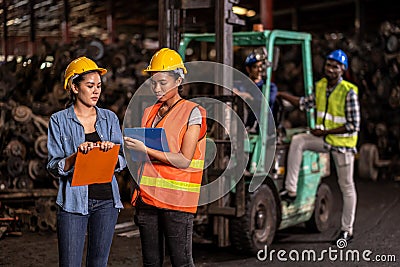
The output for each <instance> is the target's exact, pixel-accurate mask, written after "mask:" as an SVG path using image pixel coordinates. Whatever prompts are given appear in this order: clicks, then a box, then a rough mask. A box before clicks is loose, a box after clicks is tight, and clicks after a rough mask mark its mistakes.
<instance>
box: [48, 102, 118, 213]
mask: <svg viewBox="0 0 400 267" xmlns="http://www.w3.org/2000/svg"><path fill="white" fill-rule="evenodd" d="M95 108H96V111H97V119H96V124H95V128H96V131H97V133H98V134H99V136H100V139H101V140H102V141H111V142H113V143H115V144H121V150H120V153H119V155H118V164H117V166H116V169H115V171H116V172H119V171H121V170H122V169H124V168H125V167H126V161H125V159H124V157H123V150H122V144H123V140H122V133H121V128H120V125H119V120H118V117H117V115H115V113H113V112H112V111H110V110H106V109H101V108H98V107H95ZM83 142H85V130H84V128H83V126H82V124H81V123H80V122H79V120H78V118H77V117H76V114H75V112H74V106H73V105H71V106H70V107H69V108H67V109H64V110H61V111H59V112H57V113H54V114H53V115H52V116H51V117H50V122H49V129H48V141H47V148H48V164H47V169H48V170H49V172H50V173H52V174H53V175H54V176H56V177H59V180H60V184H59V189H58V195H57V201H56V203H57V204H58V205H59V206H60V207H62V208H63V209H64V210H65V211H68V212H73V213H80V214H84V215H86V214H88V200H89V197H88V196H89V192H88V186H87V185H86V186H73V187H72V186H71V180H72V174H73V171H74V168H71V169H70V170H68V171H64V166H65V159H66V158H67V157H69V156H70V155H72V154H73V153H75V152H77V150H78V146H79V145H80V144H82V143H83ZM111 187H112V192H113V198H114V205H115V208H123V205H122V202H121V197H120V194H119V188H118V182H117V179H116V178H115V175H114V176H113V178H112V181H111Z"/></svg>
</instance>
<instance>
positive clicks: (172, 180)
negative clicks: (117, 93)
mask: <svg viewBox="0 0 400 267" xmlns="http://www.w3.org/2000/svg"><path fill="white" fill-rule="evenodd" d="M160 107H161V103H158V104H155V105H153V106H151V107H148V108H146V109H145V111H144V115H143V118H142V127H152V124H153V121H154V119H155V117H156V115H157V113H158V110H159V108H160ZM196 107H197V108H199V110H200V113H201V116H202V122H201V130H200V135H199V139H198V142H197V145H196V150H195V153H194V156H193V159H192V162H191V164H190V166H189V167H188V168H187V169H179V168H177V167H174V166H172V165H170V164H166V163H163V162H160V161H150V162H145V163H144V166H143V171H142V175H141V179H140V185H139V187H140V190H139V192H138V191H135V192H134V194H133V197H132V204H133V205H135V201H136V199H137V194H140V197H141V199H142V201H143V202H144V203H146V204H149V205H152V206H155V207H158V208H164V209H171V210H179V211H184V212H190V213H196V211H197V205H198V201H199V196H200V187H201V180H202V176H203V168H204V156H205V148H206V138H205V137H206V132H207V125H206V111H205V109H204V108H202V107H201V106H199V105H198V104H196V103H194V102H191V101H187V100H183V99H182V100H180V101H179V102H177V103H176V104H175V105H174V106H173V107H172V108H170V110H169V111H168V112H167V113H166V114H165V115H164V116H163V118H162V119H161V120H160V121H159V122H158V123H157V124H156V125H155V127H156V128H164V129H165V132H166V136H167V141H168V146H169V150H170V152H171V153H178V152H179V151H180V150H181V146H182V142H183V138H184V136H185V133H186V131H187V129H188V122H189V117H190V114H191V113H192V111H193V109H194V108H196Z"/></svg>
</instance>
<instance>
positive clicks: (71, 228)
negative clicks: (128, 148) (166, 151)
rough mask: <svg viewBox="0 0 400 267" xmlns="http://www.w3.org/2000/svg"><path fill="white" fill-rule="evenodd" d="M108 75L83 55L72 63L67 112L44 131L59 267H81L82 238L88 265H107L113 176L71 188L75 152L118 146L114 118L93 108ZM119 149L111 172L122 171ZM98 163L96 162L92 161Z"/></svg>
mask: <svg viewBox="0 0 400 267" xmlns="http://www.w3.org/2000/svg"><path fill="white" fill-rule="evenodd" d="M106 72H107V70H106V69H103V68H99V67H98V66H97V65H96V63H95V62H93V61H92V60H91V59H89V58H86V57H80V58H77V59H75V60H73V61H72V62H71V63H70V64H69V65H68V67H67V69H66V70H65V76H64V89H66V90H68V92H69V93H70V102H69V105H67V108H66V109H64V110H62V111H59V112H56V113H54V114H53V115H52V116H51V118H50V122H49V129H48V143H47V147H48V160H49V161H48V164H47V169H48V170H49V171H50V172H51V173H52V174H53V175H54V176H56V177H59V191H58V195H57V201H56V202H57V205H58V211H57V233H58V250H59V266H81V261H82V256H83V250H84V244H85V236H86V234H87V235H88V243H87V253H86V254H87V256H86V264H87V266H107V261H108V255H109V251H110V248H111V242H112V238H113V234H114V228H115V224H116V222H117V218H118V213H119V210H120V209H121V208H123V205H122V202H121V199H120V195H119V189H118V183H117V180H116V177H115V175H114V174H112V177H109V178H110V180H111V182H109V183H95V184H90V185H82V186H72V185H71V182H72V176H73V173H74V165H75V160H76V156H77V152H78V151H81V152H83V153H88V152H89V151H90V150H92V149H93V148H94V146H95V144H98V145H99V146H100V150H102V151H104V152H107V151H108V150H110V149H112V148H113V147H114V145H115V144H122V134H121V130H120V124H119V120H118V118H117V116H116V115H115V114H114V113H113V112H112V111H110V110H106V109H101V108H98V107H97V106H96V104H97V102H98V100H99V98H100V94H101V87H102V82H101V76H102V75H104V74H105V73H106ZM122 155H123V152H122V149H121V150H120V153H119V155H118V162H117V165H116V166H115V172H118V171H120V170H122V169H123V168H125V166H126V162H125V159H124V158H123V156H122ZM93 164H96V162H93Z"/></svg>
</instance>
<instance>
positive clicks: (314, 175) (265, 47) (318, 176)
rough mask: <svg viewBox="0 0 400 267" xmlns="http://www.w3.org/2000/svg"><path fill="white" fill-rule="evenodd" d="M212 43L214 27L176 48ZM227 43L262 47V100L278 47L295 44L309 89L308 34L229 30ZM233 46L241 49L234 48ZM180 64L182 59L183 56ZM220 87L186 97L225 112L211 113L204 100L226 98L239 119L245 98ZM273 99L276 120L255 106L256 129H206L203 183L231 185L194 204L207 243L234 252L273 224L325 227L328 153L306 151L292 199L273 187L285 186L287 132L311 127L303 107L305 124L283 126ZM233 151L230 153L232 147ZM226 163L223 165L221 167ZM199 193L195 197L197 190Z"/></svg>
mask: <svg viewBox="0 0 400 267" xmlns="http://www.w3.org/2000/svg"><path fill="white" fill-rule="evenodd" d="M215 42H216V35H215V34H214V33H184V34H182V36H181V42H180V46H179V53H180V55H181V56H182V58H184V59H185V56H186V55H187V54H188V53H187V52H188V50H192V51H193V48H192V47H196V43H198V44H200V47H204V46H213V45H217V44H215ZM232 43H233V47H235V48H248V49H253V48H254V49H258V50H260V49H261V51H263V53H264V60H265V65H267V63H269V62H272V63H273V65H274V66H272V67H269V68H265V72H266V79H265V83H264V85H263V87H262V90H261V93H262V95H263V96H264V97H265V99H266V101H268V99H269V88H270V84H271V77H273V73H272V71H273V70H276V69H277V67H276V66H277V64H278V62H279V56H280V53H281V51H284V47H285V46H299V49H300V51H301V64H302V71H303V80H304V81H303V85H304V88H303V89H304V95H310V94H311V93H312V90H313V76H312V56H311V35H310V34H309V33H303V32H294V31H285V30H263V31H251V32H233V33H232ZM197 47H199V46H197ZM234 51H240V49H236V50H234ZM186 63H188V61H187V60H186ZM186 63H185V64H186ZM189 64H190V62H189ZM189 73H190V71H189ZM216 75H218V74H216ZM222 75H226V74H222ZM189 86H190V87H193V86H194V85H189ZM257 89H258V88H257ZM225 91H226V90H225ZM194 92H196V91H194ZM221 92H222V93H221ZM223 92H224V90H214V91H213V93H212V94H209V95H207V96H206V97H204V96H205V95H203V93H201V95H196V94H197V93H191V94H189V95H190V100H191V101H197V100H196V99H200V100H198V101H199V104H201V105H202V106H203V107H205V108H206V109H207V112H208V114H214V113H215V112H219V113H221V114H223V113H224V112H223V111H221V110H220V111H216V110H215V109H216V107H215V106H213V105H212V104H210V103H207V100H204V99H216V100H219V101H222V102H225V103H229V105H230V106H231V107H232V109H233V110H235V111H236V112H237V114H239V116H240V117H241V118H242V119H244V117H243V114H244V113H245V110H246V104H245V103H243V99H241V98H240V97H238V96H237V95H235V94H232V93H228V94H227V93H223ZM199 96H202V97H199ZM211 102H212V101H211ZM277 104H278V105H279V108H278V110H279V111H278V114H277V118H276V120H277V121H276V123H273V122H271V120H273V117H272V116H271V112H269V107H268V105H265V104H263V105H261V110H260V113H259V117H258V123H259V131H258V132H255V133H254V132H243V130H238V128H235V129H230V130H229V129H228V131H229V133H230V134H229V135H230V136H229V138H228V140H227V137H226V131H223V130H222V131H218V130H215V131H213V132H212V133H208V139H207V147H206V151H207V152H206V161H207V160H208V161H210V162H209V163H207V164H206V166H207V168H206V169H205V171H204V176H203V181H204V184H209V183H212V182H213V181H215V180H216V179H221V176H223V179H224V182H223V183H228V184H229V186H228V187H229V188H230V190H229V192H228V193H227V194H225V192H221V196H222V195H223V196H222V197H221V198H219V199H217V200H215V201H213V202H211V203H200V206H199V209H198V212H197V215H196V217H195V221H194V234H195V237H200V238H202V239H203V240H208V241H210V242H214V243H216V244H217V245H218V246H219V247H225V246H230V245H231V246H233V247H234V248H236V249H237V250H239V251H242V252H244V253H249V254H252V255H255V254H256V253H257V252H258V251H259V250H262V249H264V248H265V246H268V245H270V244H271V243H272V242H273V239H274V236H275V233H276V231H278V230H282V229H285V228H288V227H291V226H294V225H298V224H301V223H305V226H306V227H307V229H309V230H310V231H312V232H322V231H325V230H327V229H328V228H329V225H330V220H331V217H332V214H333V213H332V200H333V197H332V193H331V190H330V188H329V186H328V185H327V184H326V183H324V182H323V179H322V178H323V177H326V176H329V175H330V164H329V154H327V153H316V152H312V151H305V152H304V153H303V160H302V164H301V168H300V173H299V180H298V189H297V198H296V200H295V201H294V202H291V203H287V202H286V201H282V200H281V199H280V197H279V191H280V190H281V189H282V188H283V185H284V177H285V170H286V169H287V162H286V158H287V154H288V150H289V146H290V141H291V138H292V136H293V135H294V134H297V133H303V132H307V131H309V129H312V128H313V127H314V126H315V116H314V115H315V114H314V112H315V110H314V108H310V109H308V110H306V111H305V112H306V124H307V125H304V126H301V127H297V128H291V129H284V128H283V126H282V123H281V122H282V118H284V114H285V110H286V109H287V105H285V104H284V103H282V102H278V103H277ZM222 117H223V115H222ZM222 120H223V118H222ZM276 125H278V130H277V131H275V126H276ZM230 127H234V125H233V124H232V125H230ZM208 129H210V130H212V129H215V127H214V126H213V125H212V122H211V124H210V125H208ZM210 150H212V151H210ZM232 151H235V152H234V153H232ZM210 155H213V157H210ZM226 159H228V160H229V164H225V165H224V164H223V162H226ZM243 159H246V160H247V161H246V164H245V168H246V170H245V171H244V172H243V175H241V177H240V179H235V177H234V176H235V175H236V176H237V174H238V173H242V172H241V168H243V166H241V164H239V162H240V161H241V160H243ZM235 164H237V166H236V165H235ZM242 165H243V164H242ZM227 169H229V170H230V171H228V172H227V171H226V170H227ZM201 198H202V195H200V199H201ZM200 202H201V201H200ZM194 240H196V238H194Z"/></svg>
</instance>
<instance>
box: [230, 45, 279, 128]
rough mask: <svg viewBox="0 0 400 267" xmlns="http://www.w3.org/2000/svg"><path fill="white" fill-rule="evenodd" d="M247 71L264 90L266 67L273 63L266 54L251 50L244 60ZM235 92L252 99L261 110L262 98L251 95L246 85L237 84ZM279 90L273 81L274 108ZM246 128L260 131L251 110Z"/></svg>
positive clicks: (271, 107) (271, 100) (271, 96)
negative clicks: (267, 58)
mask: <svg viewBox="0 0 400 267" xmlns="http://www.w3.org/2000/svg"><path fill="white" fill-rule="evenodd" d="M244 65H245V68H246V72H247V74H248V76H249V78H250V79H251V80H252V81H253V82H254V83H255V84H256V85H257V87H258V88H259V89H260V90H261V91H262V88H263V86H264V84H265V79H266V77H265V74H266V68H269V67H271V65H272V63H271V62H270V61H268V60H266V55H265V54H263V53H260V52H257V51H254V52H251V53H250V54H249V55H248V56H247V57H246V60H245V62H244ZM233 92H234V93H236V94H237V95H239V96H241V97H242V98H244V99H245V100H249V101H252V102H253V103H254V107H255V108H256V109H257V110H261V101H262V100H261V99H260V98H258V97H256V96H253V95H251V94H250V93H249V92H248V91H247V90H246V88H244V86H241V85H240V84H238V85H236V87H235V89H234V90H233ZM277 92H278V87H277V86H276V84H275V83H272V82H271V85H270V90H269V101H268V104H269V107H270V109H271V110H273V105H274V102H275V99H276V94H277ZM245 124H246V125H245V126H246V129H247V130H248V132H249V133H257V132H258V123H257V118H256V116H255V114H254V113H253V112H252V111H251V110H249V113H248V116H247V118H246V122H245Z"/></svg>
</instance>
